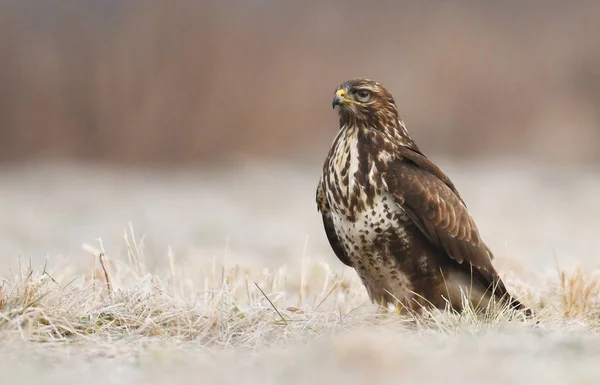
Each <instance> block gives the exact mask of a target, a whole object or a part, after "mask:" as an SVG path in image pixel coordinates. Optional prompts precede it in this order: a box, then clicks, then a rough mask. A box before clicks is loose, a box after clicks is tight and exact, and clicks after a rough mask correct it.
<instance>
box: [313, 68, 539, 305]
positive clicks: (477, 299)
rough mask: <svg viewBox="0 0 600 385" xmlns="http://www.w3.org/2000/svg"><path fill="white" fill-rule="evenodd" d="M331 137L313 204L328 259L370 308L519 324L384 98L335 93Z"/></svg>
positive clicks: (368, 89)
mask: <svg viewBox="0 0 600 385" xmlns="http://www.w3.org/2000/svg"><path fill="white" fill-rule="evenodd" d="M336 107H338V113H339V125H340V129H339V132H338V134H337V136H336V137H335V139H334V141H333V143H332V145H331V148H330V150H329V153H328V155H327V158H326V159H325V164H324V166H323V172H322V175H321V178H320V180H319V184H318V186H317V193H316V200H317V207H318V210H319V212H320V213H321V214H322V217H323V225H324V227H325V233H326V235H327V238H328V240H329V243H330V244H331V248H332V249H333V251H334V253H335V254H336V255H337V257H338V258H339V259H340V261H341V262H343V263H344V264H345V265H347V266H350V267H352V268H354V269H355V270H356V272H357V273H358V275H359V276H360V278H361V280H362V282H363V284H364V285H365V287H366V289H367V291H368V293H369V297H370V299H371V300H372V301H373V302H375V303H384V304H387V303H391V304H395V305H400V306H401V307H404V308H405V309H410V310H412V311H414V312H415V313H418V314H420V313H421V311H422V309H423V307H430V308H431V307H434V308H439V309H446V308H450V309H454V310H456V311H462V310H463V309H464V308H465V305H466V304H467V303H465V301H464V299H466V300H467V302H468V304H469V305H470V306H471V308H473V309H476V310H484V311H486V310H488V309H490V308H491V306H492V305H493V304H494V303H501V304H505V305H508V306H509V307H511V308H513V309H517V310H523V311H525V312H526V314H527V315H531V314H532V313H531V311H530V310H529V309H528V308H526V307H525V306H524V305H523V304H522V303H521V302H520V301H519V300H517V299H515V298H514V297H513V296H511V295H510V294H509V293H508V291H507V289H506V286H505V285H504V283H503V282H502V280H501V279H500V277H499V276H498V273H497V272H496V270H495V269H494V266H493V265H492V259H493V258H494V256H493V254H492V252H491V251H490V249H489V248H488V247H487V246H486V244H485V243H484V242H483V240H482V239H481V236H480V235H479V232H478V230H477V227H476V226H475V222H474V221H473V218H472V217H471V215H470V214H469V211H468V210H467V207H466V205H465V203H464V201H463V199H462V198H461V196H460V194H459V193H458V191H457V190H456V187H454V184H453V183H452V181H451V180H450V179H449V178H448V176H446V174H445V173H444V172H443V171H442V170H441V169H440V168H438V167H437V166H436V165H435V164H434V163H433V162H432V161H430V160H429V159H428V158H427V157H426V156H425V155H424V154H423V153H422V152H421V150H420V149H419V147H418V146H417V145H416V144H415V142H414V141H413V139H412V138H411V137H410V135H409V134H408V132H407V130H406V127H405V125H404V123H403V121H402V120H401V119H400V117H399V113H398V109H397V107H396V104H395V101H394V98H393V97H392V94H391V93H390V92H389V91H388V90H387V89H386V88H385V87H384V86H383V85H381V84H380V83H377V82H375V81H372V80H369V79H353V80H348V81H346V82H344V83H342V84H341V85H339V86H338V88H337V89H336V91H335V96H334V98H333V108H336Z"/></svg>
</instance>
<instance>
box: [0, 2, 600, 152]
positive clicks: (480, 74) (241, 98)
mask: <svg viewBox="0 0 600 385" xmlns="http://www.w3.org/2000/svg"><path fill="white" fill-rule="evenodd" d="M599 14H600V3H598V2H593V1H579V2H559V1H539V0H538V1H529V2H518V1H504V2H492V1H480V2H477V3H475V2H466V1H423V2H411V1H375V2H365V1H355V0H352V1H334V2H321V1H319V0H307V1H303V2H293V1H289V0H288V1H285V0H282V1H274V0H254V1H242V0H223V1H216V0H213V1H195V2H194V1H184V0H171V1H168V2H166V1H159V0H147V1H134V0H132V1H128V2H118V1H114V0H111V1H108V0H97V1H93V0H80V1H78V2H66V1H61V0H43V1H42V0H5V1H4V2H2V4H0V53H1V55H2V60H0V161H3V162H16V161H28V160H32V159H57V158H58V159H67V160H78V161H79V160H93V161H107V162H123V163H132V164H136V163H143V162H156V163H178V164H179V163H182V162H205V161H221V160H230V159H234V158H240V157H245V156H250V157H256V156H261V157H273V158H274V159H288V158H290V157H295V158H296V157H297V158H298V159H303V157H304V158H308V159H310V158H315V157H317V158H320V157H323V156H324V151H326V150H327V148H328V146H329V144H330V143H331V140H332V139H333V136H334V134H335V130H336V129H337V118H336V116H335V114H334V112H333V111H332V110H331V104H330V99H331V97H332V94H333V90H334V88H335V87H336V85H337V84H339V83H340V82H342V81H343V80H346V79H348V78H351V77H363V76H364V77H370V78H374V79H377V80H379V81H381V82H382V83H383V84H385V85H386V86H388V88H390V90H391V91H392V92H393V93H394V95H395V97H396V101H397V103H398V105H399V107H400V109H401V112H402V114H403V118H404V120H405V122H406V123H407V125H408V128H409V131H411V133H412V134H413V135H414V136H415V137H416V139H417V141H418V142H419V145H420V147H422V148H423V149H424V150H425V151H427V152H429V153H431V152H435V153H439V154H445V155H448V156H453V157H478V156H486V157H493V156H511V155H515V154H525V155H524V156H526V157H531V158H534V159H537V160H542V161H552V162H559V163H560V162H571V161H574V162H589V161H600V155H599V154H600V151H599V150H600V109H599V107H600V23H598V20H597V19H598V15H599Z"/></svg>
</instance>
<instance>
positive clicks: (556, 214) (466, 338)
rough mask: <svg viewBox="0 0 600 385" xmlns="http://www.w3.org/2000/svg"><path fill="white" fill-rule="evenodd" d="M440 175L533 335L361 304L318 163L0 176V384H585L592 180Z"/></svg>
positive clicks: (464, 169)
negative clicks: (321, 208) (329, 219)
mask: <svg viewBox="0 0 600 385" xmlns="http://www.w3.org/2000/svg"><path fill="white" fill-rule="evenodd" d="M440 164H441V165H442V166H443V168H444V169H445V170H446V171H447V173H448V174H449V175H450V177H451V178H452V179H453V180H454V182H455V184H456V185H457V187H458V189H459V190H460V191H461V193H462V195H463V197H464V198H465V200H466V202H467V204H468V206H469V208H470V210H471V213H472V215H473V216H474V217H475V220H476V222H477V224H478V225H479V228H480V232H481V233H482V235H483V237H484V239H485V240H486V241H487V242H488V244H489V245H490V247H491V248H492V250H493V251H494V252H495V254H496V261H495V264H496V266H497V267H498V269H499V271H500V272H501V273H502V275H503V276H504V277H505V281H506V283H507V285H508V286H509V289H510V290H511V291H513V292H514V293H515V295H517V296H518V297H519V298H521V299H522V300H523V301H524V302H525V303H527V304H528V305H530V306H531V307H532V308H534V310H536V312H537V313H538V318H537V320H534V321H523V320H521V319H519V318H518V317H516V318H515V317H513V318H512V319H511V317H510V314H508V313H500V314H497V315H494V316H492V317H489V318H481V317H477V316H475V315H472V314H463V315H460V316H458V315H452V314H447V313H441V312H432V313H431V314H428V315H427V316H425V317H423V318H413V317H407V316H398V315H396V314H394V312H393V311H390V312H385V311H382V310H381V309H377V308H376V307H375V306H373V305H371V304H369V301H368V299H367V296H366V291H365V290H364V288H363V287H362V285H361V284H360V282H359V281H358V279H357V278H356V275H355V273H354V272H353V271H352V270H351V269H348V268H343V267H342V264H341V263H340V262H339V261H337V259H336V258H335V256H334V255H333V253H332V252H331V250H330V248H329V245H328V244H327V240H326V238H325V235H324V233H323V230H322V225H321V219H320V217H319V214H318V213H317V211H316V207H315V202H314V193H315V183H316V181H317V180H318V176H319V173H320V167H319V165H314V166H305V167H298V166H296V167H292V166H286V165H279V166H274V165H247V166H243V167H239V168H238V169H237V170H236V171H232V170H213V171H212V172H211V173H206V172H201V171H196V172H183V171H182V172H173V171H148V170H146V171H141V170H137V171H136V170H116V169H113V170H107V169H100V168H91V167H87V168H83V167H82V168H73V167H66V166H59V165H45V166H40V165H32V166H30V167H28V168H18V169H12V170H2V171H0V205H1V206H2V207H3V215H2V217H1V218H0V255H1V258H2V259H1V261H2V266H1V267H0V274H1V276H2V277H4V279H3V282H4V283H3V285H2V288H1V289H0V338H1V339H2V342H3V343H2V345H1V346H0V373H2V377H1V378H2V384H29V383H40V382H41V381H43V382H44V384H71V383H73V384H80V383H86V384H96V383H97V384H138V383H139V384H174V383H177V384H198V383H202V384H204V383H206V384H234V383H235V384H239V383H243V384H283V383H285V384H296V383H297V384H305V383H315V384H337V383H349V384H361V383H390V384H400V383H406V384H415V383H417V382H418V381H422V382H423V383H425V384H436V383H440V382H442V381H444V382H445V383H449V384H454V383H456V384H481V383H486V384H501V383H513V384H532V383H544V384H561V385H562V384H597V383H600V382H599V381H600V367H598V366H597V362H598V359H599V358H600V339H599V336H598V332H599V331H600V318H599V316H600V315H599V313H598V312H599V310H600V302H599V301H598V299H599V298H600V270H599V269H598V267H599V266H600V252H599V251H598V249H597V246H596V245H597V239H598V234H600V200H598V198H597V197H598V196H599V193H600V174H598V175H595V174H594V173H592V172H588V173H585V172H581V171H577V172H576V171H574V170H572V169H567V168H564V169H548V168H546V169H543V168H539V167H533V166H530V165H527V164H525V165H524V164H523V163H520V162H515V163H510V164H499V163H497V164H482V165H479V166H474V165H472V164H457V163H450V162H440ZM130 222H131V227H130ZM101 250H103V257H102V258H100V257H99V256H98V254H99V253H100V251H101ZM30 266H31V270H30ZM107 283H108V285H107ZM261 290H262V291H263V292H264V294H263V293H262V292H261ZM535 321H539V323H538V324H536V323H535Z"/></svg>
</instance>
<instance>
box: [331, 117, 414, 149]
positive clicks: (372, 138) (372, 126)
mask: <svg viewBox="0 0 600 385" xmlns="http://www.w3.org/2000/svg"><path fill="white" fill-rule="evenodd" d="M341 118H342V117H340V130H341V131H342V132H341V134H342V135H344V136H346V137H347V138H348V139H356V141H357V143H358V144H360V146H359V147H361V148H363V149H369V150H377V151H387V152H389V153H390V154H394V153H397V152H398V147H399V146H403V147H407V148H410V149H412V150H414V151H417V152H420V150H419V148H418V147H417V145H416V144H415V142H414V141H413V139H412V138H411V137H410V135H409V134H408V131H407V130H406V127H405V126H404V123H403V122H402V120H400V119H396V120H393V121H388V123H387V124H381V122H378V123H375V122H367V121H361V120H357V119H341Z"/></svg>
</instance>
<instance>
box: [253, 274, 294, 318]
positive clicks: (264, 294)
mask: <svg viewBox="0 0 600 385" xmlns="http://www.w3.org/2000/svg"><path fill="white" fill-rule="evenodd" d="M254 284H255V285H256V288H257V289H258V290H259V291H260V292H261V293H262V295H263V296H264V297H265V298H266V299H267V301H269V304H271V306H272V307H273V309H274V310H275V311H276V312H277V314H278V315H279V317H280V318H281V320H282V321H283V322H284V323H285V326H289V324H288V322H287V320H286V319H285V318H284V317H283V314H281V313H280V312H279V310H277V306H275V304H274V303H273V302H272V301H271V299H270V298H269V296H268V295H267V294H266V293H265V292H264V291H263V289H261V288H260V286H258V283H256V282H254Z"/></svg>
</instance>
